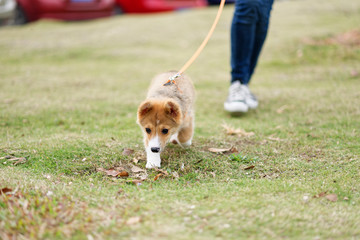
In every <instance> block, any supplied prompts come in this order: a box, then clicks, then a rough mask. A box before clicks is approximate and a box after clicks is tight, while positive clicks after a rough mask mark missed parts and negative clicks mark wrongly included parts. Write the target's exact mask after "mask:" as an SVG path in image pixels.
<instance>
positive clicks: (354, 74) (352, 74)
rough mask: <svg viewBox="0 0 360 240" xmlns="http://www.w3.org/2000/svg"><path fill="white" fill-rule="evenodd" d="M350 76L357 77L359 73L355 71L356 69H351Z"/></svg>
mask: <svg viewBox="0 0 360 240" xmlns="http://www.w3.org/2000/svg"><path fill="white" fill-rule="evenodd" d="M350 76H351V77H358V76H360V74H359V72H358V71H356V70H351V72H350Z"/></svg>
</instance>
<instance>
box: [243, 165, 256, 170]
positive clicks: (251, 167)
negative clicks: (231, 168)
mask: <svg viewBox="0 0 360 240" xmlns="http://www.w3.org/2000/svg"><path fill="white" fill-rule="evenodd" d="M254 167H255V166H254V165H251V166H248V167H246V168H244V170H249V169H253V168H254Z"/></svg>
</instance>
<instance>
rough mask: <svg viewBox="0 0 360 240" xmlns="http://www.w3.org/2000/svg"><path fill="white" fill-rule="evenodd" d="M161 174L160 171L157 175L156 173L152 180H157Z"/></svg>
mask: <svg viewBox="0 0 360 240" xmlns="http://www.w3.org/2000/svg"><path fill="white" fill-rule="evenodd" d="M162 175H163V174H162V173H159V174H158V175H156V176H155V178H154V181H156V180H158V179H159V177H161V176H162Z"/></svg>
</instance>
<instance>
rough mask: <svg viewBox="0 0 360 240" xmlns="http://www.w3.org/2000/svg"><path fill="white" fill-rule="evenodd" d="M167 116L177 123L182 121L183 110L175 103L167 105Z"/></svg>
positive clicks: (170, 102) (169, 102) (167, 103)
mask: <svg viewBox="0 0 360 240" xmlns="http://www.w3.org/2000/svg"><path fill="white" fill-rule="evenodd" d="M165 114H166V115H168V116H169V117H171V118H172V119H173V120H174V121H175V122H176V123H179V122H180V120H181V110H180V106H179V104H177V103H176V102H173V101H167V102H166V103H165Z"/></svg>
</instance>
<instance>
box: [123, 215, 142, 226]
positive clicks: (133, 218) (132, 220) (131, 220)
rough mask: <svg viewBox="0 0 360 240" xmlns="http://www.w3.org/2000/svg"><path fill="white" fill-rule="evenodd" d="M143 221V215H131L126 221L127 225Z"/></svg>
mask: <svg viewBox="0 0 360 240" xmlns="http://www.w3.org/2000/svg"><path fill="white" fill-rule="evenodd" d="M139 222H141V217H131V218H129V219H128V220H127V221H126V224H127V225H134V224H137V223H139Z"/></svg>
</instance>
